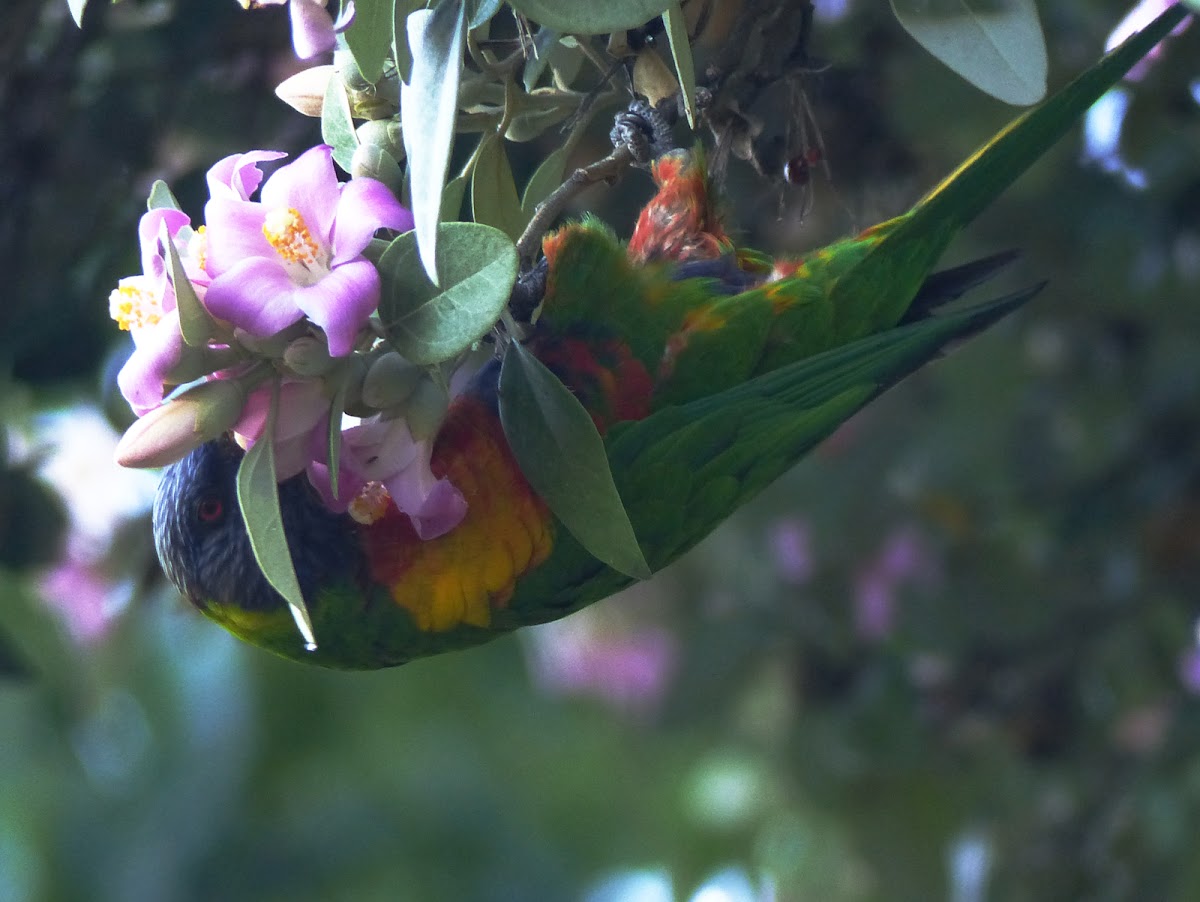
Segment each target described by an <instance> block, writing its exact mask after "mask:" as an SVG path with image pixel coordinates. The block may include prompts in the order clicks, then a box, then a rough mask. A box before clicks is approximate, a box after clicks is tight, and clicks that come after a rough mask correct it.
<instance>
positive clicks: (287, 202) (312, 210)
mask: <svg viewBox="0 0 1200 902" xmlns="http://www.w3.org/2000/svg"><path fill="white" fill-rule="evenodd" d="M261 196H262V202H263V207H264V212H265V210H275V209H279V208H288V207H295V208H296V210H297V211H298V212H299V213H300V215H301V216H302V217H304V223H305V225H307V226H308V229H309V231H310V232H312V236H313V238H315V239H316V241H317V243H318V244H320V245H321V246H322V247H323V248H329V246H330V243H331V242H330V236H331V235H332V233H333V221H334V217H335V215H336V213H337V208H338V200H339V199H340V197H341V185H340V183H339V182H338V180H337V173H336V172H334V171H333V148H331V147H330V146H329V145H328V144H318V145H317V146H316V147H314V148H312V149H311V150H306V151H305V152H304V153H302V154H300V156H298V157H297V158H296V160H295V162H293V163H289V164H288V165H287V166H283V167H281V168H280V169H279V170H277V171H276V172H275V173H274V174H273V175H272V176H271V177H270V178H269V179H267V182H266V184H265V185H263V187H262V195H261Z"/></svg>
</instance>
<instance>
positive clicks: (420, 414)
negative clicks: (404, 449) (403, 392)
mask: <svg viewBox="0 0 1200 902" xmlns="http://www.w3.org/2000/svg"><path fill="white" fill-rule="evenodd" d="M449 406H450V396H449V394H447V393H446V389H444V388H443V387H442V386H440V385H438V384H437V383H436V382H434V381H433V380H432V379H422V380H421V382H420V383H418V385H417V387H416V389H415V390H414V391H413V393H412V395H411V396H410V397H409V399H408V402H407V403H406V404H405V408H404V418H405V420H407V422H408V431H409V432H410V433H412V437H413V439H414V440H415V441H418V442H423V441H425V440H427V439H431V438H433V437H434V436H435V435H437V431H438V429H439V428H441V425H442V420H444V419H445V418H446V409H447V408H448V407H449Z"/></svg>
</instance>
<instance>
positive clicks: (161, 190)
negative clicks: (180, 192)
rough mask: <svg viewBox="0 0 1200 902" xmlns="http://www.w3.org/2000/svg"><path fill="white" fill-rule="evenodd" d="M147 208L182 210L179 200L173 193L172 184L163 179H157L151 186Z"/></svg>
mask: <svg viewBox="0 0 1200 902" xmlns="http://www.w3.org/2000/svg"><path fill="white" fill-rule="evenodd" d="M146 209H147V210H182V209H183V208H182V207H180V206H179V201H177V200H176V199H175V195H174V194H172V193H171V188H170V186H168V185H167V183H166V182H164V181H163V180H162V179H155V180H154V184H153V185H151V186H150V196H149V197H147V198H146Z"/></svg>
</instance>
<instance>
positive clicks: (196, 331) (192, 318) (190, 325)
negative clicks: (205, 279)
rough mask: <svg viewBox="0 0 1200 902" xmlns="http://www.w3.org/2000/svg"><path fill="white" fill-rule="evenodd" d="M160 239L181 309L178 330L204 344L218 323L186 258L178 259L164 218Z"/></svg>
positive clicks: (186, 338) (191, 341)
mask: <svg viewBox="0 0 1200 902" xmlns="http://www.w3.org/2000/svg"><path fill="white" fill-rule="evenodd" d="M158 240H159V243H160V244H162V246H163V248H164V249H165V250H166V255H167V274H168V276H169V277H170V279H171V286H172V287H173V288H174V289H175V307H176V309H177V310H178V311H179V331H180V332H181V333H182V334H183V341H184V344H186V345H188V346H189V347H192V348H203V347H205V346H206V345H207V344H208V342H209V340H210V339H212V338H214V337H215V336H216V334H217V331H218V330H217V323H216V321H215V320H214V319H213V318H212V314H210V313H209V312H208V308H207V307H205V306H204V305H203V304H202V303H200V297H199V296H198V295H197V294H196V289H195V286H193V285H192V280H191V279H189V278H188V276H187V272H186V271H185V270H184V268H183V261H182V260H180V259H179V251H177V250H176V249H175V242H174V241H172V240H171V238H170V235H169V234H168V232H167V224H166V223H165V222H164V223H163V224H162V228H161V229H159V233H158Z"/></svg>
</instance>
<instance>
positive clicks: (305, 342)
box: [283, 335, 333, 376]
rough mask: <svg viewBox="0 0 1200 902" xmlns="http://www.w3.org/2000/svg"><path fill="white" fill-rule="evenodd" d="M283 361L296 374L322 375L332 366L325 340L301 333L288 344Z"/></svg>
mask: <svg viewBox="0 0 1200 902" xmlns="http://www.w3.org/2000/svg"><path fill="white" fill-rule="evenodd" d="M283 362H284V363H285V364H287V366H288V368H289V369H291V371H292V372H293V373H295V374H296V375H297V376H324V375H325V374H326V373H327V372H329V369H330V367H332V366H333V358H331V357H330V356H329V348H328V347H327V346H326V344H325V342H323V341H321V339H319V338H314V337H313V336H311V335H302V336H300V337H299V338H297V339H296V340H295V341H293V342H292V343H291V344H290V345H288V346H287V350H285V351H284V352H283Z"/></svg>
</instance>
